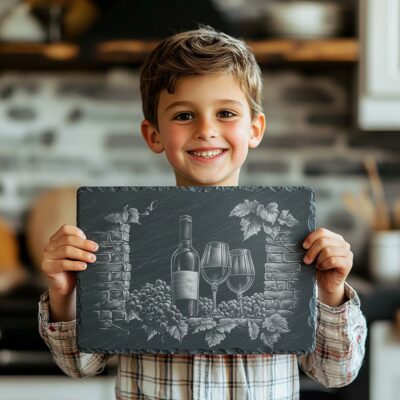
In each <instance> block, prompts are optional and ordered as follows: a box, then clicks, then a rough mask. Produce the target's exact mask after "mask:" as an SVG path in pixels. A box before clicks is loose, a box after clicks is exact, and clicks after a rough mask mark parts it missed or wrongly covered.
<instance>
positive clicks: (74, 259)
mask: <svg viewBox="0 0 400 400" xmlns="http://www.w3.org/2000/svg"><path fill="white" fill-rule="evenodd" d="M98 248H99V246H98V245H97V243H96V242H93V241H91V240H87V239H86V236H85V234H84V233H83V232H82V230H80V229H79V228H77V227H75V226H72V225H63V226H62V227H61V228H60V229H59V230H58V231H57V232H56V233H55V234H54V235H53V236H52V237H51V238H50V241H49V243H48V244H47V245H46V247H45V251H44V254H43V261H42V270H43V272H45V273H46V274H47V275H48V276H52V275H54V274H56V273H58V272H61V271H80V270H83V269H85V268H86V266H87V263H93V262H95V261H96V256H95V254H93V253H92V252H94V251H97V250H98Z"/></svg>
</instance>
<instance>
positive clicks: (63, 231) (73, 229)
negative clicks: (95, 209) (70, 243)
mask: <svg viewBox="0 0 400 400" xmlns="http://www.w3.org/2000/svg"><path fill="white" fill-rule="evenodd" d="M68 235H72V236H79V237H81V238H82V239H86V235H85V234H84V232H83V231H82V230H81V229H79V228H78V227H77V226H73V225H63V226H62V227H61V228H60V229H59V230H58V231H57V232H56V233H55V234H54V235H53V236H52V237H51V238H50V242H53V241H55V240H58V239H60V238H61V237H62V236H68Z"/></svg>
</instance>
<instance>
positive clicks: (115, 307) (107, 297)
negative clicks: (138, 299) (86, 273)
mask: <svg viewBox="0 0 400 400" xmlns="http://www.w3.org/2000/svg"><path fill="white" fill-rule="evenodd" d="M129 232H130V225H129V224H113V228H112V229H110V230H109V231H107V232H94V234H93V238H92V239H93V240H94V241H96V242H97V243H98V244H99V250H98V251H97V253H96V256H97V260H96V265H95V268H94V269H93V272H92V273H93V274H95V275H96V277H95V279H94V282H97V283H95V284H93V286H92V287H91V289H90V291H89V293H87V296H88V297H86V298H87V299H92V300H93V304H94V309H95V310H94V311H93V319H97V320H100V321H101V326H102V327H104V328H107V327H110V326H112V325H115V324H118V323H120V322H124V321H126V320H127V313H126V302H127V300H128V299H129V295H130V292H129V289H130V283H131V270H132V265H131V264H130V246H129Z"/></svg>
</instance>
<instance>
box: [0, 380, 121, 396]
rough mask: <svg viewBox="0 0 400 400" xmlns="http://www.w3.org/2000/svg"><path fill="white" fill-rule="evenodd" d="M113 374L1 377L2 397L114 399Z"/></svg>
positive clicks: (0, 391) (0, 389) (0, 392)
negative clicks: (83, 377)
mask: <svg viewBox="0 0 400 400" xmlns="http://www.w3.org/2000/svg"><path fill="white" fill-rule="evenodd" d="M114 386H115V376H113V377H108V376H107V377H106V376H104V377H103V376H102V377H95V378H90V379H72V378H68V377H64V376H46V377H44V376H1V377H0V399H2V400H3V399H4V400H55V399H56V400H77V399H90V400H113V399H115V394H114Z"/></svg>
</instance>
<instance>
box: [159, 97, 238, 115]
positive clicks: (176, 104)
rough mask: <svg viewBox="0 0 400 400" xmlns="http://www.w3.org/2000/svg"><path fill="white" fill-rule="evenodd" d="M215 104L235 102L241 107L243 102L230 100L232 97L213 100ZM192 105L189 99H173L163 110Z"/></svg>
mask: <svg viewBox="0 0 400 400" xmlns="http://www.w3.org/2000/svg"><path fill="white" fill-rule="evenodd" d="M215 103H216V104H235V105H237V106H240V107H241V108H243V104H242V103H241V102H240V101H236V100H232V99H221V100H217V101H216V102H215ZM191 105H193V103H191V102H190V101H175V102H173V103H171V104H169V105H168V106H167V107H166V108H165V110H164V112H165V111H168V110H170V109H171V108H173V107H177V106H191Z"/></svg>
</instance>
